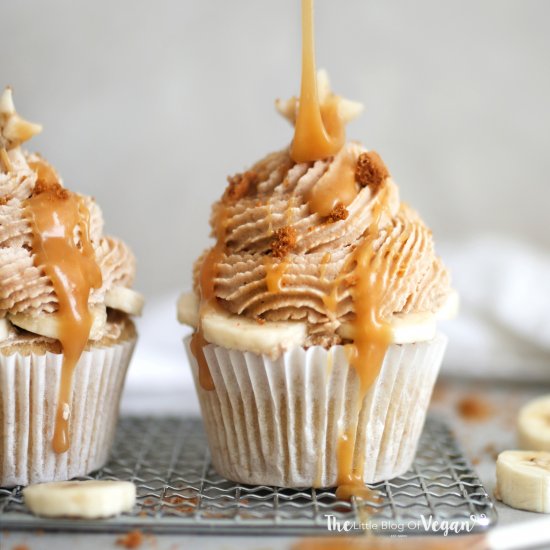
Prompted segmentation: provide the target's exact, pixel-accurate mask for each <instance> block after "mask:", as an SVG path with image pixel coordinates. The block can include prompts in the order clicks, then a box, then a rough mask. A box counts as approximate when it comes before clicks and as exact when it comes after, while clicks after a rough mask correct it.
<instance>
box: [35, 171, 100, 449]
mask: <svg viewBox="0 0 550 550" xmlns="http://www.w3.org/2000/svg"><path fill="white" fill-rule="evenodd" d="M35 167H36V166H35ZM36 168H38V170H37V172H38V175H39V179H38V181H37V187H41V189H40V192H39V193H36V192H35V194H34V195H33V196H31V197H30V198H29V199H27V201H26V208H27V211H28V214H29V218H30V221H31V224H32V229H33V241H32V249H33V253H34V258H35V265H36V266H37V267H42V268H43V270H44V272H45V273H46V275H47V276H48V277H49V278H50V280H51V281H52V284H53V287H54V290H55V293H56V296H57V300H58V310H57V312H56V313H55V316H56V317H57V320H58V327H59V329H58V330H59V341H60V342H61V345H62V347H63V364H62V369H61V382H60V386H59V394H58V404H57V412H56V419H55V430H54V437H53V449H54V451H55V452H56V453H64V452H66V451H67V450H68V449H69V445H70V436H69V434H70V427H69V419H70V410H71V409H70V401H71V392H72V381H73V373H74V369H75V367H76V364H77V362H78V360H79V358H80V356H81V355H82V352H83V351H84V348H85V347H86V344H87V342H88V338H89V336H90V330H91V328H92V322H93V317H92V314H91V312H90V309H89V306H88V299H89V296H90V292H91V290H92V289H94V288H99V287H101V284H102V277H101V270H100V269H99V266H98V265H97V263H96V261H95V254H94V249H93V247H92V244H91V242H90V235H89V218H90V215H89V212H88V209H87V208H86V206H85V205H84V203H83V202H82V200H81V199H80V197H78V196H77V195H75V194H73V193H70V192H69V191H67V190H66V189H63V188H62V187H61V186H60V185H59V184H58V183H57V182H56V184H55V185H51V182H50V181H49V180H47V181H44V180H41V179H40V177H41V170H46V168H44V167H42V166H39V167H36ZM44 173H45V172H44ZM76 235H79V236H80V243H79V244H78V243H77V242H75V237H76Z"/></svg>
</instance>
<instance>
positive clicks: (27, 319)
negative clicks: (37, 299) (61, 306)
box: [8, 305, 107, 340]
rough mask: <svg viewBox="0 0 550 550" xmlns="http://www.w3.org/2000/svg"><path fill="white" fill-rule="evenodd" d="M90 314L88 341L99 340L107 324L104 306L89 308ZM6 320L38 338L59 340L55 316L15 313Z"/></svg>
mask: <svg viewBox="0 0 550 550" xmlns="http://www.w3.org/2000/svg"><path fill="white" fill-rule="evenodd" d="M91 312H92V316H93V324H92V329H91V331H90V340H99V339H100V338H101V337H102V336H103V333H104V330H105V324H106V323H107V310H106V308H105V306H103V305H98V306H94V307H93V308H91ZM8 319H9V320H10V321H11V322H12V323H13V324H14V325H16V326H18V327H19V328H22V329H24V330H28V331H29V332H32V333H34V334H40V336H46V337H47V338H54V339H56V340H59V319H58V318H57V316H56V315H55V314H51V313H50V314H48V315H39V316H36V317H33V316H32V315H25V314H23V313H17V314H15V315H9V316H8Z"/></svg>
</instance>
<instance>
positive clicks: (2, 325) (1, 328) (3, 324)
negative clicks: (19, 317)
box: [0, 319, 10, 342]
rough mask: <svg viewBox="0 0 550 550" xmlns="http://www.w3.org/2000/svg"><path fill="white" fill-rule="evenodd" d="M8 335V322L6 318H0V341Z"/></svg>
mask: <svg viewBox="0 0 550 550" xmlns="http://www.w3.org/2000/svg"><path fill="white" fill-rule="evenodd" d="M9 335H10V322H9V321H8V320H7V319H0V342H1V341H2V340H6V339H7V338H8V336H9Z"/></svg>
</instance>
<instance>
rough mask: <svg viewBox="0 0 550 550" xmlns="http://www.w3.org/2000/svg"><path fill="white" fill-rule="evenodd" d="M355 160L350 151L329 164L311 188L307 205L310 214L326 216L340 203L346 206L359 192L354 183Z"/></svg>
mask: <svg viewBox="0 0 550 550" xmlns="http://www.w3.org/2000/svg"><path fill="white" fill-rule="evenodd" d="M356 165H357V158H356V156H355V155H354V154H353V153H352V152H351V151H345V152H344V153H343V154H341V155H339V156H337V157H336V158H335V159H334V162H332V163H331V165H330V167H329V169H328V171H327V172H326V173H325V174H324V175H323V176H322V177H321V179H320V180H319V181H318V182H317V183H316V184H315V185H314V186H313V187H312V188H311V191H310V192H309V193H308V203H309V209H310V211H311V212H315V213H317V214H319V215H320V216H323V217H325V216H328V215H329V214H330V212H331V211H332V210H333V209H334V208H335V207H336V206H337V205H338V204H339V203H340V204H342V205H344V206H348V205H349V204H351V203H352V202H353V200H354V199H355V197H357V194H358V192H359V190H358V185H357V183H356V181H355V168H356Z"/></svg>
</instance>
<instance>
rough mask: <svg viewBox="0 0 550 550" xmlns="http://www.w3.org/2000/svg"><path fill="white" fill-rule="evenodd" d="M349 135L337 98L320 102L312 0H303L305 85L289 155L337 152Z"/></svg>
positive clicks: (298, 158) (301, 157) (302, 158)
mask: <svg viewBox="0 0 550 550" xmlns="http://www.w3.org/2000/svg"><path fill="white" fill-rule="evenodd" d="M345 139H346V135H345V131H344V125H343V123H342V120H341V119H340V117H339V114H338V100H337V98H335V97H331V98H329V99H328V100H327V101H326V102H325V104H324V105H321V104H320V103H319V94H318V91H317V72H316V69H315V36H314V29H313V0H302V86H301V90H300V103H299V106H298V114H297V117H296V126H295V129H294V140H293V142H292V146H291V149H290V156H291V157H292V160H294V161H295V162H311V161H314V160H320V159H323V158H326V157H330V156H332V155H334V154H336V153H337V152H338V151H339V150H340V149H341V148H342V146H343V145H344V142H345Z"/></svg>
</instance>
